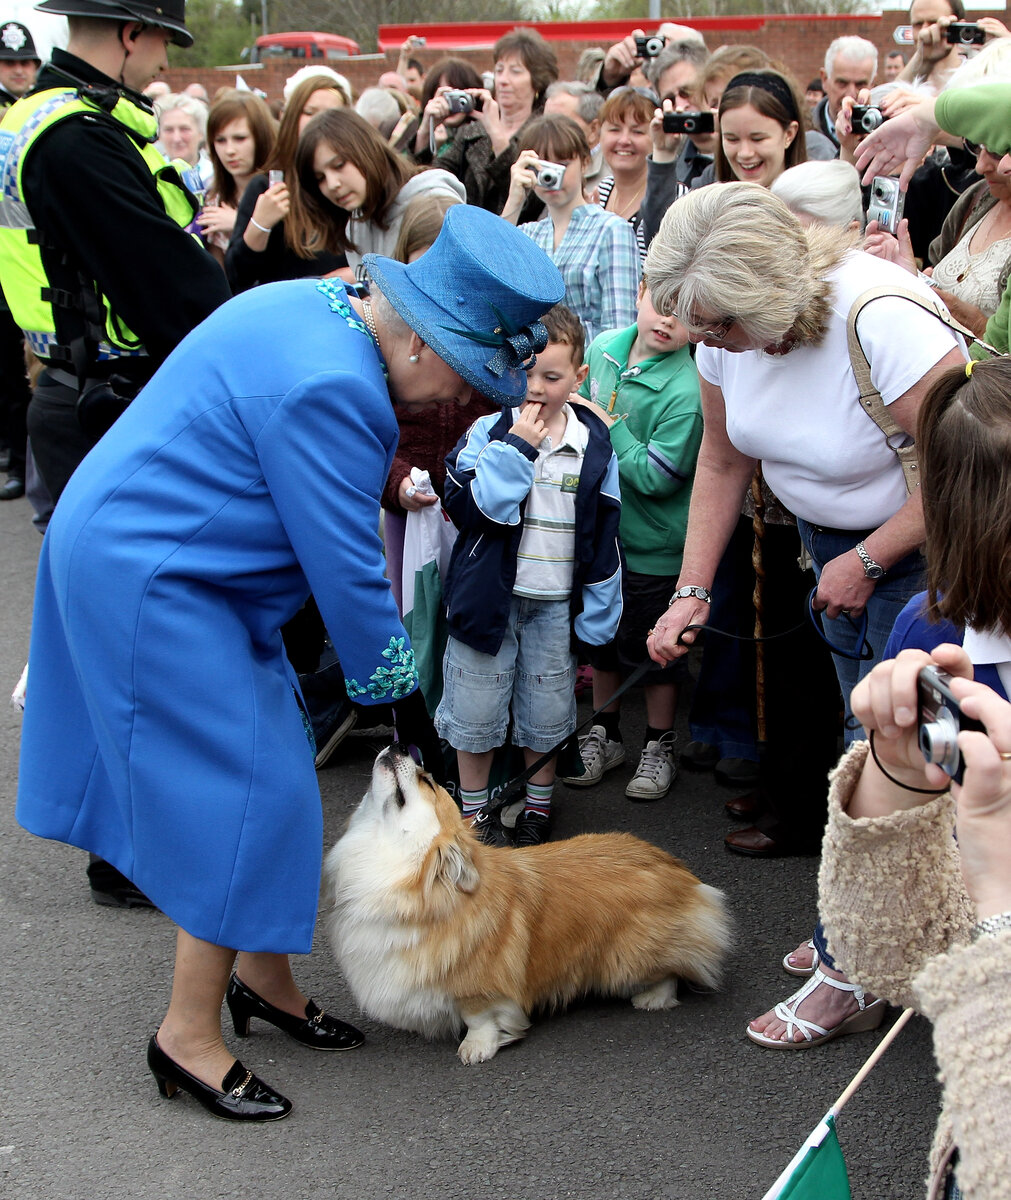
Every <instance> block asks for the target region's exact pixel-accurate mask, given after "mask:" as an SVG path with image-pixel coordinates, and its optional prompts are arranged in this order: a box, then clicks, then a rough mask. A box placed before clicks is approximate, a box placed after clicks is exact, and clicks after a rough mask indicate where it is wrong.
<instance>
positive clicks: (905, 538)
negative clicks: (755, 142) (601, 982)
mask: <svg viewBox="0 0 1011 1200" xmlns="http://www.w3.org/2000/svg"><path fill="white" fill-rule="evenodd" d="M645 274H646V277H647V279H648V280H649V284H650V291H651V293H652V296H653V302H654V304H655V305H656V307H657V309H658V311H661V312H674V313H675V314H676V316H677V317H678V319H679V320H680V321H681V322H682V323H683V324H684V325H686V326H687V327H688V329H689V332H690V335H691V338H692V341H694V342H697V343H701V346H700V348H699V351H698V356H697V359H696V365H697V366H698V369H699V376H700V384H701V389H702V409H703V417H704V421H705V433H704V435H703V439H702V446H701V449H700V452H699V459H698V466H697V468H696V474H695V484H694V488H693V491H692V504H691V511H690V513H689V519H688V532H687V537H686V541H685V551H684V561H683V565H682V569H681V575H680V577H679V588H678V591H677V592H675V594H674V596H675V598H673V602H672V604H671V606H670V608H668V610H667V612H666V613H664V614H663V615H662V616H661V617H660V618H659V620H658V621H657V622H656V627H655V632H654V633H653V635H652V636H651V637H650V639H649V642H648V649H649V653H650V655H651V657H653V658H654V659H655V660H656V661H657V662H669V661H672V660H673V659H675V658H678V657H680V656H681V655H683V654H684V653H686V652H687V649H688V647H687V646H686V645H680V644H679V643H678V637H679V635H680V634H681V632H682V631H683V630H684V629H685V628H686V627H687V626H688V625H702V624H705V623H706V621H707V619H708V615H709V600H708V596H709V589H710V588H711V586H712V582H713V575H714V573H715V570H716V566H717V564H718V562H719V560H720V557H721V555H722V554H723V550H724V548H725V546H726V543H727V539H728V538H729V536H730V532H731V530H732V529H733V527H734V524H735V522H736V520H737V515H738V513H739V512H740V508H741V502H742V500H743V497H744V492H745V489H746V488H747V487H748V484H749V482H750V480H751V477H752V474H753V471H754V468H755V464H756V462H759V461H760V462H761V463H762V467H763V472H764V475H765V479H766V481H767V482H768V484H769V486H770V488H772V490H773V491H774V492H775V494H776V495H777V496H778V497H779V499H780V500H781V502H782V503H783V504H784V505H786V506H787V507H788V508H789V509H790V511H791V512H793V514H794V515H795V516H796V517H797V524H798V528H799V531H800V535H801V540H802V541H803V543H804V545H805V547H806V548H807V550H808V551H809V553H810V554H811V557H812V559H813V561H814V567H815V573H816V575H817V577H818V589H817V594H816V597H815V607H816V608H819V609H823V610H825V611H824V617H825V618H826V619H825V629H826V632H827V636H828V637H829V638H830V639H831V641H832V642H833V644H835V645H847V643H849V644H852V643H853V641H854V635H853V632H852V629H851V628H850V625H849V623H848V622H847V620H846V617H847V616H849V617H852V618H854V619H859V618H860V617H861V616H862V614H863V613H864V611H865V610H866V612H867V617H868V628H867V640H868V641H869V643H870V645H871V647H872V650H873V651H874V654H875V659H879V658H880V656H881V653H882V651H883V649H884V646H885V642H886V641H887V638H888V634H889V632H890V631H891V626H892V622H893V621H894V619H895V617H896V616H897V615H898V613H899V612H900V611H901V609H902V607H903V606H904V604H905V603H906V601H907V600H908V599H909V598H910V596H912V595H913V594H914V593H915V592H917V591H918V590H920V589H921V588H922V586H923V560H922V557H921V555H920V553H919V550H918V547H919V546H920V545H921V544H922V543H923V539H924V531H923V515H922V508H921V504H920V498H919V495H918V493H917V492H914V493H913V494H912V495H911V496H909V497H908V498H907V495H906V489H905V483H904V479H903V474H902V469H901V467H900V465H899V462H898V459H897V458H896V456H895V453H894V452H893V450H892V449H891V448H890V447H889V445H888V443H887V442H886V440H885V437H884V434H883V433H882V432H881V430H880V429H879V428H878V426H877V425H876V424H875V423H874V421H873V420H872V419H871V418H870V417H869V416H868V414H867V413H866V412H864V410H863V408H862V406H861V403H860V397H859V388H858V386H857V382H856V379H855V377H854V375H853V371H852V367H851V365H850V356H849V351H848V347H847V336H846V326H847V317H848V315H849V311H850V308H851V306H852V304H853V301H854V300H855V299H856V298H857V297H858V296H859V295H860V294H861V293H863V292H865V291H867V290H868V289H869V288H872V287H877V286H882V287H887V286H891V285H894V286H896V287H898V288H901V289H903V290H907V291H908V290H910V289H913V290H920V291H922V293H923V294H924V295H925V296H926V297H929V296H930V290H929V289H928V288H927V287H926V286H925V285H923V284H921V283H919V281H918V280H914V279H911V278H910V276H909V275H908V274H907V273H905V272H904V271H902V270H901V268H898V267H895V266H893V265H892V264H891V263H886V262H883V261H881V260H880V259H875V258H872V257H871V256H870V255H866V254H863V253H862V252H859V251H856V250H853V249H852V248H851V246H850V245H849V244H848V243H847V240H846V238H845V237H844V236H840V234H839V231H838V230H836V229H830V228H826V227H823V226H817V225H814V226H811V227H809V228H807V229H805V228H803V227H802V226H801V224H800V222H799V221H798V220H797V218H796V217H795V216H794V215H793V214H792V213H791V212H790V211H789V209H788V208H787V207H786V205H785V204H783V202H782V201H781V200H779V199H778V198H777V197H775V196H773V195H772V194H771V193H770V192H769V191H768V190H767V189H765V188H763V187H760V186H758V185H756V184H749V183H728V184H724V185H722V186H720V187H712V188H702V189H699V190H697V191H695V192H693V193H692V194H691V195H690V196H686V197H684V198H682V199H681V200H679V201H678V203H677V204H675V205H673V206H672V207H671V208H670V210H669V211H668V213H667V215H666V217H665V218H664V220H663V223H662V224H661V226H660V230H659V232H658V233H657V236H656V238H655V239H654V241H653V243H652V245H651V247H650V251H649V254H648V256H647V260H646V267H645ZM857 331H858V334H859V337H860V341H861V344H862V346H863V349H864V352H865V354H866V356H867V358H868V360H869V362H870V366H871V376H872V379H873V381H874V384H875V386H876V388H877V389H878V391H879V392H880V393H881V396H882V399H883V400H884V402H885V403H886V404H887V405H888V406H889V411H890V413H891V414H892V416H893V417H894V418H895V420H896V421H897V422H898V424H899V425H900V426H901V427H902V429H904V430H906V431H907V432H908V433H909V434H910V435H912V434H913V433H914V432H915V429H916V420H917V413H918V410H919V407H920V404H921V402H922V400H923V397H924V395H925V394H926V392H927V390H928V388H929V386H930V384H931V382H932V381H933V379H934V378H935V377H936V376H938V375H939V374H940V373H941V372H942V371H943V370H944V369H946V368H948V367H951V366H952V365H954V364H956V363H960V362H963V361H964V360H965V350H964V346H963V344H962V343H961V341H960V339H958V338H957V336H956V335H955V334H953V333H952V332H951V331H950V330H949V329H948V328H947V327H946V326H945V325H943V324H942V323H941V322H940V321H939V320H938V319H936V318H935V317H933V316H931V315H930V314H929V313H927V312H925V311H924V310H923V309H921V308H920V307H919V306H918V305H916V304H914V303H913V302H912V301H910V300H907V299H900V298H898V297H882V298H880V299H877V300H874V301H872V302H870V303H869V304H868V305H867V306H866V308H864V310H863V312H862V314H861V316H860V318H859V320H858V322H857ZM688 589H692V590H690V591H689V590H688ZM682 593H683V594H682ZM692 640H694V635H693V634H688V635H687V637H686V639H685V641H686V642H691V641H692ZM834 659H835V664H836V673H837V675H838V677H839V683H840V686H841V688H842V692H843V696H844V698H845V699H846V701H847V704H848V700H849V694H850V691H851V690H852V688H853V686H854V685H855V684H856V682H857V679H858V678H859V677H861V676H862V675H863V674H866V672H867V671H868V670H869V669H870V667H871V666H872V665H873V662H874V661H875V660H874V659H872V660H871V661H869V662H860V661H854V660H851V659H846V658H842V657H840V656H838V655H835V656H834ZM797 684H798V700H799V702H800V703H802V702H803V685H804V677H803V673H802V668H801V670H800V671H799V672H798V678H797ZM847 711H848V710H847ZM852 725H853V722H852V721H847V726H848V728H847V740H848V741H850V740H853V739H854V738H855V737H856V736H857V734H858V731H857V730H856V729H855V728H850V726H852ZM819 953H820V955H821V963H820V964H818V970H819V971H820V974H819V975H818V976H817V977H816V978H817V984H818V986H814V987H808V988H807V989H806V990H804V989H802V992H798V993H797V994H796V996H794V997H791V999H790V1000H788V1001H786V1003H785V1004H780V1005H777V1006H776V1009H774V1010H773V1011H771V1012H770V1013H767V1014H765V1015H764V1016H763V1017H760V1018H758V1019H757V1020H756V1021H753V1022H752V1023H751V1025H750V1026H749V1030H748V1033H749V1036H751V1037H752V1039H753V1040H755V1041H758V1042H759V1043H760V1044H762V1045H765V1046H770V1047H774V1048H777V1049H779V1048H781V1049H792V1048H795V1047H805V1046H813V1045H817V1044H819V1043H820V1042H821V1041H824V1040H826V1039H827V1038H829V1037H835V1036H838V1035H839V1034H840V1033H846V1032H856V1031H857V1030H859V1029H868V1028H874V1027H876V1025H877V1024H879V1023H880V1020H881V1017H882V1015H883V1008H884V1006H883V1004H881V1003H880V1002H877V1001H874V1000H873V999H872V998H870V997H866V996H865V995H864V993H863V992H862V990H861V989H860V988H859V987H858V985H856V984H851V983H849V982H848V981H847V980H846V979H845V977H844V976H843V975H842V974H841V973H840V972H838V971H836V970H835V969H834V968H833V967H832V966H831V965H830V964H831V959H830V958H829V957H828V954H827V951H826V949H825V947H824V945H823V944H822V945H821V946H819ZM812 978H815V977H814V976H812ZM809 982H810V981H809ZM802 993H803V994H802Z"/></svg>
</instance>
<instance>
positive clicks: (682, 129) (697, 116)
mask: <svg viewBox="0 0 1011 1200" xmlns="http://www.w3.org/2000/svg"><path fill="white" fill-rule="evenodd" d="M663 131H664V133H715V132H716V117H715V116H714V115H713V114H712V113H711V112H665V113H664V115H663Z"/></svg>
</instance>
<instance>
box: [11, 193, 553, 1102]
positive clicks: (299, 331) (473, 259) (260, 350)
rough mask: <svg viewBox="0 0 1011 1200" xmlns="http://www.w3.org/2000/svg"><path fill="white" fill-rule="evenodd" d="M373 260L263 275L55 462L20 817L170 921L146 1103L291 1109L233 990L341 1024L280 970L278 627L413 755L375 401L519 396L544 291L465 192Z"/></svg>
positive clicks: (302, 828)
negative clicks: (161, 1012) (260, 1058)
mask: <svg viewBox="0 0 1011 1200" xmlns="http://www.w3.org/2000/svg"><path fill="white" fill-rule="evenodd" d="M493 246H495V247H497V253H495V254H494V255H491V254H489V248H490V247H493ZM490 258H494V266H489V265H487V263H486V261H485V260H487V259H490ZM367 262H368V265H369V269H370V274H371V277H372V289H371V300H370V299H368V298H366V299H364V300H362V299H359V298H358V297H357V296H355V295H353V294H349V293H348V292H347V291H346V290H345V289H344V287H343V285H341V284H339V283H337V282H335V281H331V280H323V281H312V280H299V281H294V282H290V283H279V284H274V285H269V286H267V287H263V288H259V289H255V290H253V291H251V292H248V293H246V294H244V295H242V296H240V297H237V298H236V299H235V300H233V301H231V302H229V303H228V304H226V305H224V306H223V307H222V308H220V309H219V310H218V311H217V312H215V313H214V314H213V315H212V316H211V317H210V318H208V320H207V321H205V322H204V323H203V324H202V325H200V326H199V327H198V328H197V329H196V330H194V331H193V333H192V334H190V336H189V337H187V338H186V340H185V341H184V342H182V343H181V345H180V346H179V347H178V348H177V349H176V350H175V352H174V353H173V354H172V355H171V356H170V357H169V358H168V360H167V361H166V362H165V364H164V365H163V366H162V368H161V369H160V370H159V371H158V373H157V374H156V375H155V376H154V378H153V379H152V380H151V382H150V383H149V385H148V386H147V387H146V388H145V389H144V391H143V392H142V393H141V394H140V396H139V397H138V398H137V400H136V401H134V403H133V404H132V405H131V406H130V408H129V409H128V410H127V412H126V413H125V414H124V415H123V416H122V417H121V418H120V419H119V421H117V423H116V424H115V425H114V426H113V428H112V429H111V430H110V432H109V433H108V434H106V436H105V437H104V438H103V439H102V440H101V441H100V442H99V444H98V445H97V446H96V447H95V448H94V450H93V451H92V452H91V453H90V454H89V456H88V457H87V459H85V461H84V462H83V463H82V464H81V466H80V467H79V468H78V470H77V472H76V473H75V474H74V476H73V478H72V479H71V481H70V484H69V486H68V487H67V489H66V491H65V492H64V493H63V495H62V497H61V499H60V502H59V505H58V507H57V510H56V513H55V515H54V518H53V520H52V522H51V524H50V526H49V530H48V532H47V535H46V539H45V541H44V543H43V549H42V556H41V560H40V565H39V573H38V582H37V588H36V599H35V612H34V622H33V629H32V643H31V652H30V659H29V662H30V670H29V680H30V682H29V689H30V690H29V695H28V699H27V704H26V709H25V721H24V733H23V739H22V752H21V775H20V781H19V794H18V809H17V815H18V820H19V821H20V822H21V824H22V825H24V827H25V828H27V829H29V830H30V831H32V832H33V833H36V834H39V835H40V836H43V837H48V838H56V839H59V840H61V841H65V842H68V843H70V844H71V845H74V846H79V847H82V848H84V849H87V850H90V851H92V852H94V853H96V854H98V855H100V856H101V857H103V858H104V859H106V860H108V861H109V862H111V863H112V864H113V865H114V866H116V867H118V868H119V870H121V871H122V872H123V874H124V875H126V876H127V877H128V878H129V879H131V880H132V881H133V883H134V884H136V886H137V887H139V888H140V889H141V890H142V891H143V892H145V893H146V894H147V895H148V896H149V897H150V898H151V900H152V901H153V902H154V903H155V904H156V905H157V906H158V907H159V908H160V909H162V911H164V912H165V913H166V914H167V915H168V916H169V917H170V918H171V919H172V920H173V921H174V922H175V923H176V924H177V925H178V927H179V932H178V941H177V955H176V965H175V975H174V980H173V991H172V998H171V1002H170V1004H169V1007H168V1011H167V1013H166V1015H165V1018H164V1020H163V1021H162V1023H161V1026H160V1028H159V1030H158V1032H157V1034H156V1035H155V1036H154V1037H152V1039H151V1042H150V1044H149V1047H148V1062H149V1065H150V1067H151V1070H152V1072H153V1073H154V1075H155V1078H156V1081H157V1082H158V1085H159V1088H160V1089H161V1091H162V1094H163V1095H166V1096H169V1095H172V1094H174V1092H175V1091H176V1090H177V1089H178V1088H181V1089H182V1090H184V1091H187V1092H189V1093H190V1094H191V1095H192V1096H194V1097H195V1098H196V1099H197V1100H198V1101H200V1103H202V1104H204V1106H205V1107H207V1108H208V1109H209V1110H210V1111H212V1112H213V1113H214V1114H215V1115H217V1116H222V1117H226V1118H229V1119H233V1120H261V1121H262V1120H271V1119H278V1118H279V1117H283V1116H286V1115H287V1113H288V1112H289V1111H290V1108H291V1105H290V1102H289V1101H288V1100H287V1099H285V1098H284V1097H283V1096H280V1095H279V1094H278V1093H277V1092H276V1091H275V1090H274V1089H272V1088H270V1087H268V1086H267V1085H266V1084H264V1083H263V1082H262V1081H260V1080H259V1079H257V1078H256V1076H255V1075H253V1074H252V1073H251V1072H248V1071H246V1069H245V1068H244V1067H242V1065H241V1064H240V1063H238V1062H236V1060H235V1058H234V1056H233V1055H232V1054H231V1052H230V1051H229V1050H228V1049H227V1047H226V1045H225V1043H224V1041H223V1039H222V1037H221V1024H220V1018H221V1004H222V1000H223V998H224V996H225V992H226V988H227V990H228V1003H229V1007H230V1009H231V1011H232V1016H233V1020H234V1022H235V1027H236V1030H237V1031H238V1032H244V1031H245V1030H247V1029H248V1019H249V1017H250V1016H257V1017H261V1018H263V1019H266V1020H270V1021H272V1022H273V1023H274V1024H276V1025H278V1026H279V1027H280V1028H282V1029H285V1030H286V1031H287V1032H289V1033H291V1034H292V1036H293V1037H295V1038H296V1039H297V1040H299V1041H301V1042H304V1043H307V1044H311V1045H314V1046H317V1047H320V1048H328V1049H346V1048H350V1047H351V1046H354V1045H357V1044H359V1043H360V1042H361V1041H362V1038H361V1035H360V1034H358V1033H357V1031H356V1030H354V1029H353V1028H352V1027H351V1026H349V1025H346V1024H344V1023H343V1022H341V1021H338V1020H336V1019H335V1018H333V1017H331V1016H329V1015H325V1014H322V1013H321V1012H320V1011H319V1010H318V1009H317V1008H316V1006H315V1005H314V1004H313V1002H312V1001H310V1000H308V999H307V997H305V996H304V995H303V993H302V992H301V991H300V990H299V989H298V987H297V985H296V984H295V982H294V979H293V978H292V975H291V971H290V968H289V965H288V958H287V955H288V953H290V952H296V953H302V954H304V953H307V952H308V951H309V950H310V948H311V945H312V933H313V926H314V923H315V917H316V905H317V897H318V892H319V874H320V864H321V856H322V815H321V809H320V801H319V791H318V787H317V784H316V778H315V771H314V766H313V754H312V749H311V745H310V741H309V739H308V738H307V734H306V728H305V722H304V720H303V714H302V710H301V708H300V705H299V702H298V697H297V693H296V688H297V681H296V679H295V677H294V674H293V672H292V670H291V667H290V666H289V664H288V661H287V658H286V656H285V653H284V648H283V645H282V641H281V634H280V629H281V626H282V625H283V624H285V622H287V621H288V620H289V619H290V618H291V617H292V616H293V615H294V614H295V613H296V612H297V611H298V609H299V608H300V607H301V606H302V604H303V603H304V602H305V600H306V598H307V596H308V595H309V593H310V592H311V593H312V594H313V596H314V597H315V599H316V603H317V605H318V607H319V610H320V613H321V615H322V617H323V620H324V622H325V624H326V626H327V629H328V632H329V634H330V636H331V639H332V641H333V643H334V646H335V648H336V650H337V653H338V654H339V656H340V659H341V663H342V666H343V669H344V673H345V677H346V679H347V687H348V692H349V694H350V695H351V696H352V698H353V699H355V700H356V701H358V702H359V703H363V704H373V703H384V702H385V703H392V704H393V706H394V712H395V715H396V717H397V720H398V734H399V736H400V737H401V739H402V740H404V741H412V742H415V743H416V744H418V745H419V746H421V747H422V748H423V749H424V748H426V747H427V746H430V745H433V742H434V731H433V730H432V727H431V722H430V721H429V719H428V714H427V713H426V712H425V710H424V704H423V701H422V700H421V695H420V692H418V690H417V685H418V681H417V675H416V673H415V669H414V658H413V654H412V651H411V647H410V643H409V640H408V638H407V635H406V634H405V632H404V629H403V627H402V625H401V623H400V621H399V618H398V615H397V609H396V606H395V604H394V602H393V599H392V597H391V594H390V589H389V584H388V582H387V580H386V578H385V575H384V559H383V553H382V545H381V542H380V539H379V535H378V533H377V529H378V525H379V497H380V494H381V492H382V488H383V485H384V483H385V480H386V477H387V474H388V472H389V468H390V464H391V460H392V456H393V452H394V450H395V448H396V444H397V419H396V412H395V405H401V406H403V408H405V409H407V410H408V411H419V410H420V409H422V408H424V407H428V406H430V405H433V404H440V403H458V404H466V403H467V401H468V400H469V398H470V394H471V389H472V388H476V389H478V390H480V391H481V392H483V393H484V394H485V395H487V396H489V397H490V398H493V399H494V400H496V401H498V402H501V403H510V402H512V401H513V400H514V399H515V398H516V397H518V396H521V395H522V394H523V391H524V389H525V377H524V374H523V371H522V364H523V362H524V360H525V359H527V358H528V357H529V355H530V354H531V353H532V352H533V351H535V350H536V349H537V348H539V346H540V345H541V344H542V342H543V336H542V335H543V327H542V326H540V325H539V323H538V321H537V318H538V317H539V316H540V315H541V314H542V313H544V312H545V311H546V310H547V309H548V308H550V307H551V305H552V304H554V303H556V302H557V301H558V300H559V299H560V298H561V295H562V292H563V287H562V284H561V279H560V276H559V275H558V272H557V271H556V270H555V268H554V267H553V266H552V264H551V263H550V261H549V260H548V259H547V257H546V256H545V255H543V254H542V253H541V252H540V251H539V250H537V248H536V247H534V246H533V245H532V243H531V242H530V241H529V239H527V238H524V237H523V236H522V235H521V234H519V233H517V232H516V231H515V230H514V229H513V227H511V226H509V225H508V224H506V223H505V222H503V221H501V220H500V219H499V218H497V217H493V216H492V215H491V214H489V213H487V212H484V211H483V210H480V209H472V208H469V207H467V206H459V207H458V208H454V209H451V210H450V212H449V214H448V215H447V219H446V223H445V226H444V228H443V231H442V233H441V234H440V237H439V239H438V240H437V242H436V243H435V245H434V246H433V247H432V248H431V250H429V252H428V253H427V254H426V255H424V256H423V257H422V258H421V259H419V260H418V261H417V262H416V263H414V264H412V265H410V266H403V265H401V264H399V263H394V262H392V261H391V260H389V259H380V258H375V257H371V256H370V259H369V260H367ZM391 399H392V400H393V401H394V403H392V404H391ZM54 731H58V735H57V736H56V737H55V738H54ZM434 745H436V746H437V742H434ZM236 951H239V952H240V954H239V959H238V964H237V969H236V973H235V975H232V976H231V979H229V976H230V974H231V971H232V965H233V962H234V960H235V954H236Z"/></svg>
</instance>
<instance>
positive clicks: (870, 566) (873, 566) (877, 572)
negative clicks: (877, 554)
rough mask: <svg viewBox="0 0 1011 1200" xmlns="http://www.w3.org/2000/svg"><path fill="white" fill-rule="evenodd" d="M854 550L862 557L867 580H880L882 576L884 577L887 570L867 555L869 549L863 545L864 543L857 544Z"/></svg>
mask: <svg viewBox="0 0 1011 1200" xmlns="http://www.w3.org/2000/svg"><path fill="white" fill-rule="evenodd" d="M853 549H854V550H855V551H856V552H857V554H858V555H859V556H860V561H861V562H862V563H863V564H864V578H865V579H880V578H881V576H882V575H884V573H885V568H884V567H883V566H882V565H881V564H880V563H876V562H875V561H874V559H873V558H871V556H870V555H869V554H868V553H867V547H866V546H865V545H864V544H863V542H857V544H856V545H855V546H854V547H853Z"/></svg>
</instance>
